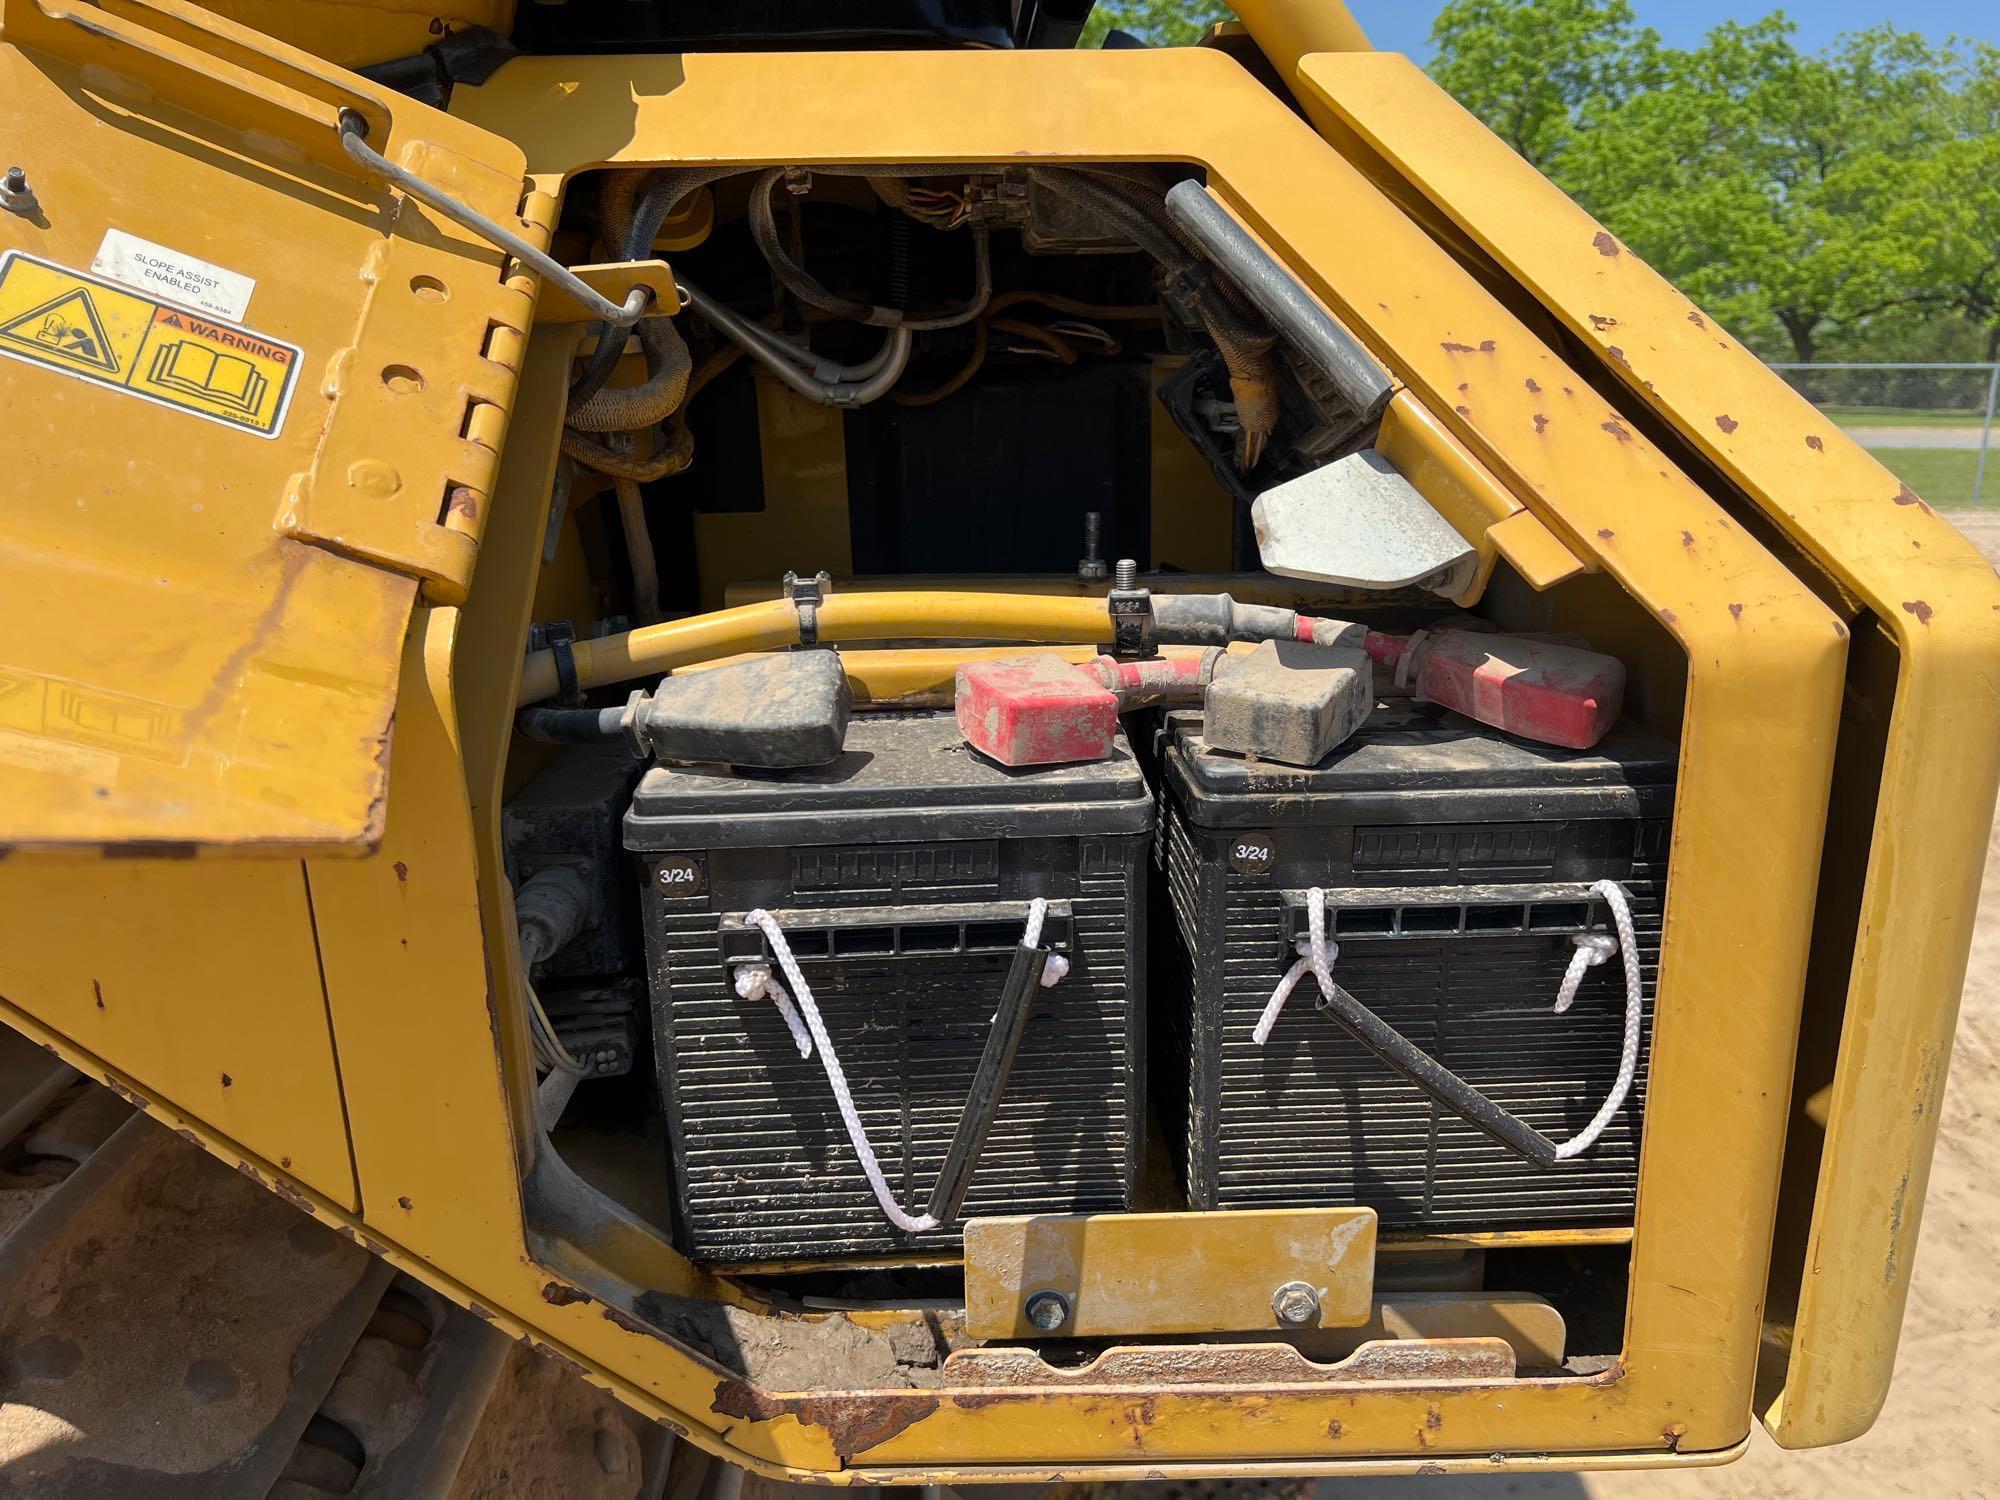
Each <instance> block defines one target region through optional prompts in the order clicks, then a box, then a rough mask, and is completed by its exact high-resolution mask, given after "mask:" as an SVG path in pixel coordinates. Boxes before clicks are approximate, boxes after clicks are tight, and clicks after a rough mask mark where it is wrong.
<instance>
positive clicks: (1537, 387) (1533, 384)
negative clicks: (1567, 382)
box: [1521, 375, 1542, 396]
mask: <svg viewBox="0 0 2000 1500" xmlns="http://www.w3.org/2000/svg"><path fill="white" fill-rule="evenodd" d="M1521 383H1522V384H1523V385H1525V386H1526V387H1527V388H1528V394H1529V395H1530V396H1539V395H1541V393H1542V387H1541V382H1539V381H1538V380H1536V379H1535V377H1534V376H1532V375H1530V376H1529V377H1528V378H1527V379H1526V380H1524V381H1522V382H1521Z"/></svg>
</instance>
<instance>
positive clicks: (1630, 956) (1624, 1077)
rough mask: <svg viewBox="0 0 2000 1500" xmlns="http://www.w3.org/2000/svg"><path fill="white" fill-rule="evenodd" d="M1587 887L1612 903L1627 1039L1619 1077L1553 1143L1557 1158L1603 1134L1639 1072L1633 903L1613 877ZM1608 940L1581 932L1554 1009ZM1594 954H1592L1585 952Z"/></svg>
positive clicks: (1563, 1004)
mask: <svg viewBox="0 0 2000 1500" xmlns="http://www.w3.org/2000/svg"><path fill="white" fill-rule="evenodd" d="M1591 890H1592V891H1593V892H1595V893H1596V894H1597V895H1600V896H1602V897H1603V898H1604V904H1605V905H1606V906H1608V907H1610V908H1611V920H1612V922H1613V924H1614V925H1615V926H1616V927H1617V928H1618V956H1619V957H1620V958H1622V959H1623V960H1624V961H1625V1042H1624V1046H1623V1048H1622V1049H1621V1050H1620V1052H1619V1054H1618V1081H1617V1082H1615V1083H1614V1084H1612V1085H1611V1092H1610V1093H1608V1094H1606V1095H1605V1096H1604V1103H1603V1104H1602V1105H1600V1106H1599V1107H1598V1111H1597V1114H1596V1115H1595V1117H1593V1118H1592V1120H1591V1122H1590V1123H1589V1124H1588V1125H1586V1126H1584V1127H1583V1129H1581V1130H1579V1131H1578V1132H1577V1133H1576V1134H1575V1135H1573V1136H1571V1137H1570V1138H1569V1139H1568V1140H1566V1141H1564V1142H1563V1143H1562V1144H1561V1145H1559V1146H1557V1147H1556V1160H1557V1161H1568V1160H1569V1159H1570V1158H1572V1157H1576V1156H1581V1155H1582V1154H1583V1153H1584V1152H1586V1151H1588V1150H1589V1149H1590V1148H1591V1147H1592V1146H1594V1145H1596V1144H1597V1138H1598V1137H1599V1136H1601V1135H1603V1134H1604V1127H1605V1126H1607V1125H1609V1124H1610V1123H1611V1121H1612V1120H1613V1119H1614V1118H1615V1117H1616V1116H1617V1114H1618V1111H1619V1110H1620V1109H1622V1108H1624V1106H1625V1096H1626V1095H1627V1094H1629V1093H1631V1092H1632V1080H1633V1079H1634V1078H1636V1077H1638V1075H1639V1033H1640V1031H1641V1029H1642V1027H1643V1025H1644V1022H1645V1015H1646V996H1645V986H1644V984H1643V983H1642V982H1641V980H1640V978H1639V935H1638V933H1636V932H1635V931H1633V929H1632V903H1631V900H1630V898H1629V897H1627V896H1626V894H1625V887H1624V886H1622V885H1620V884H1619V883H1618V882H1617V881H1615V880H1600V881H1598V882H1597V883H1596V884H1595V885H1593V886H1591ZM1591 937H1595V938H1596V940H1597V941H1596V942H1595V943H1591V944H1589V945H1588V946H1586V943H1585V939H1587V938H1591ZM1609 941H1610V939H1609V938H1607V937H1605V936H1604V935H1603V934H1602V933H1594V934H1593V933H1584V934H1582V935H1580V936H1579V937H1578V938H1577V939H1576V953H1575V955H1573V956H1572V957H1571V958H1570V961H1569V972H1568V973H1566V974H1565V975H1563V987H1562V991H1561V992H1560V993H1559V994H1558V995H1557V997H1556V1013H1557V1014H1558V1015H1560V1014H1561V1013H1562V1012H1563V1011H1566V1010H1568V1009H1569V1007H1570V1003H1571V1002H1572V1001H1573V1000H1575V999H1576V987H1577V985H1578V984H1580V983H1582V981H1583V971H1584V970H1585V969H1586V968H1589V967H1591V966H1592V965H1595V964H1601V963H1603V962H1604V960H1605V958H1606V957H1608V956H1609V955H1608V954H1606V953H1605V952H1604V950H1603V945H1604V944H1605V943H1608V942H1609ZM1587 953H1589V954H1596V955H1598V956H1596V957H1586V956H1585V955H1586V954H1587Z"/></svg>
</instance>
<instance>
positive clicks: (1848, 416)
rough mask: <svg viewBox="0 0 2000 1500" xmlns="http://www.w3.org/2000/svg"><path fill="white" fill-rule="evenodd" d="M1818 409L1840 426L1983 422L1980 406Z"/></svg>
mask: <svg viewBox="0 0 2000 1500" xmlns="http://www.w3.org/2000/svg"><path fill="white" fill-rule="evenodd" d="M1820 410H1821V411H1823V412H1825V413H1826V414H1827V415H1828V416H1829V417H1831V418H1833V420H1834V421H1836V422H1838V423H1839V424H1840V425H1841V426H1842V427H1977V426H1979V425H1980V424H1981V423H1983V422H1984V421H1985V420H1986V411H1985V408H1983V407H1982V408H1981V409H1980V410H1978V411H1963V410H1946V411H1939V410H1937V409H1936V408H1935V407H1921V406H1822V407H1821V408H1820Z"/></svg>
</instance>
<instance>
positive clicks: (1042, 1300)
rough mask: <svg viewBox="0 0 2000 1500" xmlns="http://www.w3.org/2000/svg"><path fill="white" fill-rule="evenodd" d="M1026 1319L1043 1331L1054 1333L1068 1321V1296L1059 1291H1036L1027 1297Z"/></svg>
mask: <svg viewBox="0 0 2000 1500" xmlns="http://www.w3.org/2000/svg"><path fill="white" fill-rule="evenodd" d="M1027 1312H1028V1321H1029V1322H1030V1323H1032V1324H1033V1325H1034V1326H1035V1327H1037V1328H1039V1329H1041V1330H1042V1332H1043V1333H1054V1332H1055V1331H1056V1330H1057V1329H1058V1328H1060V1327H1062V1326H1063V1324H1065V1323H1067V1322H1068V1321H1069V1298H1067V1297H1065V1296H1064V1295H1063V1294H1062V1293H1061V1292H1036V1293H1035V1294H1034V1295H1033V1296H1032V1297H1030V1298H1029V1299H1028V1307H1027Z"/></svg>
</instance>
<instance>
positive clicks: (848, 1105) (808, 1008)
mask: <svg viewBox="0 0 2000 1500" xmlns="http://www.w3.org/2000/svg"><path fill="white" fill-rule="evenodd" d="M1048 912H1049V903H1048V902H1047V901H1046V900H1044V899H1043V898H1042V897H1040V896H1037V897H1035V899H1034V900H1032V901H1030V902H1029V903H1028V922H1027V926H1026V927H1025V928H1024V929H1023V930H1022V933H1021V946H1022V947H1023V948H1034V947H1037V946H1039V945H1040V943H1041V939H1042V923H1043V920H1044V919H1045V918H1046V917H1047V916H1048ZM743 925H744V926H745V927H755V928H758V929H759V930H761V931H762V932H763V934H764V937H765V939H766V940H767V941H768V942H769V943H770V945H771V953H772V955H773V956H774V957H775V958H776V959H777V960H778V967H779V968H781V969H783V970H784V972H785V979H786V980H787V981H788V982H789V983H790V985H791V987H792V988H791V993H790V994H787V993H786V992H785V986H784V985H782V984H780V983H779V982H778V980H777V977H776V976H775V975H773V974H772V973H771V966H770V965H769V964H764V963H747V964H738V965H737V966H736V970H735V973H734V975H733V976H732V980H733V983H734V984H735V987H736V993H737V994H738V995H739V996H741V997H742V998H743V999H745V1000H754V999H757V998H760V997H763V998H768V999H769V1000H771V1001H772V1002H773V1003H774V1004H776V1006H777V1007H778V1013H779V1014H780V1015H781V1016H783V1017H784V1018H785V1025H786V1027H787V1028H788V1029H789V1030H790V1031H791V1033H792V1041H793V1043H794V1044H795V1045H796V1046H797V1047H798V1049H799V1056H800V1057H809V1056H811V1055H812V1050H813V1048H814V1047H815V1046H817V1047H818V1048H819V1065H820V1067H821V1068H822V1069H823V1070H825V1073H826V1081H827V1084H828V1086H829V1087H830V1088H832V1090H833V1102H834V1104H835V1106H836V1107H837V1108H838V1109H839V1110H840V1119H841V1123H842V1124H844V1125H845V1126H846V1127H847V1139H848V1141H849V1142H850V1143H851V1144H852V1145H853V1147H854V1155H855V1156H856V1158H857V1159H859V1161H860V1163H861V1175H862V1176H864V1177H866V1178H867V1179H868V1187H869V1190H870V1191H872V1192H873V1193H874V1194H875V1201H876V1203H878V1204H879V1205H880V1206H881V1209H882V1216H883V1217H884V1218H886V1219H887V1220H888V1221H889V1222H890V1223H891V1224H893V1225H895V1226H896V1227H897V1228H898V1229H901V1230H903V1231H904V1232H905V1233H908V1234H922V1233H924V1232H925V1231H926V1230H931V1229H936V1228H937V1227H938V1221H937V1220H936V1219H934V1218H932V1217H931V1216H930V1215H929V1214H918V1215H916V1216H914V1217H912V1216H911V1215H909V1214H906V1213H904V1212H903V1207H902V1205H901V1204H899V1203H898V1202H897V1201H896V1195H895V1193H894V1192H892V1191H891V1190H890V1187H889V1180H888V1178H887V1177H886V1176H884V1175H883V1172H882V1163H881V1160H880V1159H879V1158H878V1157H877V1156H876V1155H875V1148H874V1147H873V1146H871V1145H869V1143H868V1131H867V1130H866V1128H864V1127H863V1125H862V1123H861V1112H860V1111H859V1110H858V1109H856V1108H855V1105H854V1092H853V1090H852V1089H850V1088H849V1087H848V1086H847V1073H846V1070H845V1069H843V1068H842V1067H841V1066H840V1058H839V1057H838V1056H837V1055H836V1054H835V1052H834V1050H833V1038H832V1037H831V1036H829V1035H828V1034H827V1030H826V1022H825V1021H824V1020H823V1019H822V1018H821V1016H820V1013H819V1005H818V1003H817V1002H816V1001H815V1000H814V999H813V992H812V986H811V985H809V984H807V983H806V976H805V975H804V974H803V973H802V972H800V970H799V964H798V960H797V959H796V958H794V957H793V956H792V945H791V944H790V943H788V942H786V941H785V931H784V929H783V928H782V927H780V926H779V925H778V919H777V918H776V917H774V916H772V915H771V914H770V913H769V912H767V911H765V910H764V909H763V908H762V907H759V908H758V909H757V910H756V911H753V912H747V913H745V914H744V917H743ZM1067 973H1069V960H1068V959H1066V958H1064V957H1063V956H1062V955H1061V954H1059V953H1051V954H1050V955H1049V956H1048V957H1047V958H1046V959H1044V960H1043V962H1042V975H1041V980H1042V987H1043V988H1044V989H1046V988H1049V987H1050V986H1052V985H1054V984H1055V983H1056V982H1057V981H1058V980H1060V979H1061V978H1062V977H1063V976H1064V975H1065V974H1067ZM795 1000H796V1004H794V1001H795Z"/></svg>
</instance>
